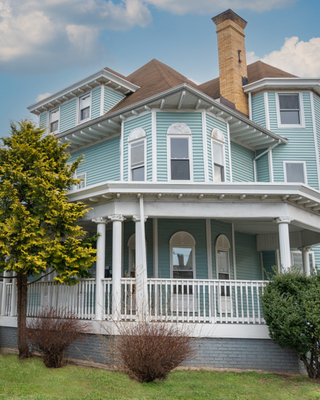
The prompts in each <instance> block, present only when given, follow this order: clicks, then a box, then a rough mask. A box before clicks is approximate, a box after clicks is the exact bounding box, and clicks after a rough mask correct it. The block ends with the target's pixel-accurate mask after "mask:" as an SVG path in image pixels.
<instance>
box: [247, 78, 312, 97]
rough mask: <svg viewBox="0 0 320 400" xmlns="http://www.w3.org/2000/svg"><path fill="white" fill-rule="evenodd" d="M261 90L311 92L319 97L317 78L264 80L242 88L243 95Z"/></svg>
mask: <svg viewBox="0 0 320 400" xmlns="http://www.w3.org/2000/svg"><path fill="white" fill-rule="evenodd" d="M263 90H311V91H313V92H315V93H317V94H319V95H320V79H319V78H264V79H260V80H259V81H256V82H253V83H248V84H247V85H245V86H243V91H244V92H245V93H257V92H261V91H263Z"/></svg>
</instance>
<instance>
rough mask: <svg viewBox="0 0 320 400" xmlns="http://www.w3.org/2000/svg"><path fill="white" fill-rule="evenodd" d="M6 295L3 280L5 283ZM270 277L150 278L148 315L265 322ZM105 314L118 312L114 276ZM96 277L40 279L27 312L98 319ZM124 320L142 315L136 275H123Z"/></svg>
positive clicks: (106, 291) (9, 288)
mask: <svg viewBox="0 0 320 400" xmlns="http://www.w3.org/2000/svg"><path fill="white" fill-rule="evenodd" d="M0 283H1V285H0V299H2V290H3V287H2V285H3V283H2V282H0ZM265 283H266V282H265V281H242V280H237V281H235V280H225V281H223V280H214V279H194V280H178V279H153V278H152V279H148V299H146V309H148V312H147V314H148V315H149V318H150V320H151V321H166V322H192V323H212V324H213V323H227V324H239V323H241V324H264V323H265V321H264V318H263V313H262V307H261V303H260V293H261V292H262V291H263V287H264V285H265ZM102 284H103V291H104V304H103V308H104V310H105V314H104V318H105V319H109V318H111V316H112V280H111V279H103V280H102ZM95 296H96V282H95V279H83V280H80V281H79V283H78V284H77V285H74V286H67V285H64V284H60V283H58V284H57V283H55V282H36V283H33V284H30V285H29V286H28V301H27V315H28V316H29V317H36V316H39V315H41V314H42V313H43V312H44V311H45V310H46V309H49V308H51V307H53V308H55V309H58V310H61V311H63V312H64V313H65V314H66V315H67V314H69V315H70V314H73V315H74V316H76V317H77V318H79V319H84V320H91V319H94V318H95V307H96V304H95V298H96V297H95ZM121 301H122V307H121V319H122V320H125V321H134V320H135V319H136V315H137V310H136V280H135V279H134V278H121ZM5 302H6V304H5V315H12V313H11V305H12V283H7V284H6V296H5Z"/></svg>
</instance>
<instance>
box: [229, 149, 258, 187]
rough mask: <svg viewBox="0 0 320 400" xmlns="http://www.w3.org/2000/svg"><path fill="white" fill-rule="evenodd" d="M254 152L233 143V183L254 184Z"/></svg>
mask: <svg viewBox="0 0 320 400" xmlns="http://www.w3.org/2000/svg"><path fill="white" fill-rule="evenodd" d="M254 157H255V153H254V151H252V150H250V149H247V148H246V147H242V146H240V145H239V144H238V143H235V142H231V158H232V178H233V182H254V172H253V159H254Z"/></svg>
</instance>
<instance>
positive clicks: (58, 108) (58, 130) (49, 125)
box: [48, 106, 60, 134]
mask: <svg viewBox="0 0 320 400" xmlns="http://www.w3.org/2000/svg"><path fill="white" fill-rule="evenodd" d="M54 110H58V129H57V130H56V131H53V132H51V113H52V112H53V111H54ZM48 114H49V124H48V128H49V129H48V131H49V133H53V134H54V133H59V132H60V106H58V107H55V108H53V109H52V110H50V111H49V113H48Z"/></svg>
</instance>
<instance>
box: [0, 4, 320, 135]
mask: <svg viewBox="0 0 320 400" xmlns="http://www.w3.org/2000/svg"><path fill="white" fill-rule="evenodd" d="M221 4H223V5H221ZM228 8H232V9H233V10H234V11H235V12H236V13H238V14H239V15H240V16H241V17H242V18H244V19H245V20H246V21H247V22H248V25H247V27H246V29H245V33H246V50H247V57H248V61H249V62H250V61H251V62H252V61H255V60H258V59H262V60H263V61H265V62H267V63H269V64H272V65H275V66H277V67H279V68H282V69H284V70H286V71H288V72H291V73H293V74H296V75H298V76H305V77H320V28H319V17H320V1H319V0H224V1H221V0H107V1H106V0H0V88H1V109H0V136H6V135H7V133H8V132H9V120H10V119H11V120H14V121H16V120H20V119H22V118H24V117H33V116H32V115H31V114H29V113H28V110H27V106H29V105H30V104H33V103H34V102H35V101H36V99H37V97H38V96H39V95H45V94H46V93H51V94H52V93H55V92H57V91H59V90H60V89H62V88H64V87H65V86H67V85H69V84H72V83H74V82H76V81H77V80H80V79H82V78H84V77H86V76H88V75H90V74H91V73H94V72H96V71H98V70H99V69H102V68H103V67H105V66H108V67H110V68H112V69H114V70H116V71H118V72H119V73H121V74H123V75H128V74H130V73H131V72H133V71H134V70H136V69H137V68H139V67H141V66H142V65H143V64H145V63H147V62H148V61H150V60H151V59H152V58H156V59H158V60H159V61H162V62H164V63H165V64H168V65H169V66H171V67H172V68H174V69H176V70H177V71H179V72H180V73H182V74H183V75H185V76H187V77H188V78H191V79H193V80H195V81H196V82H199V83H202V82H205V81H207V80H210V79H212V78H215V77H217V76H218V73H219V69H218V68H219V66H218V53H217V39H216V33H215V25H214V23H213V22H212V21H211V18H212V17H213V16H215V15H217V14H219V13H220V12H222V11H224V10H226V9H228ZM34 118H35V121H38V119H37V117H34Z"/></svg>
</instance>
